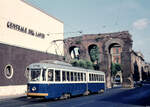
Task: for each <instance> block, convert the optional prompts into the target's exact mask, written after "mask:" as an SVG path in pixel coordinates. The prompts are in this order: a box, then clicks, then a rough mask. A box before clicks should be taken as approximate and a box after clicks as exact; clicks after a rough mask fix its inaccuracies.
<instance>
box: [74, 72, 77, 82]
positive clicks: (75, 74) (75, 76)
mask: <svg viewBox="0 0 150 107" xmlns="http://www.w3.org/2000/svg"><path fill="white" fill-rule="evenodd" d="M74 78H75V79H74V80H75V81H77V73H76V72H75V73H74Z"/></svg>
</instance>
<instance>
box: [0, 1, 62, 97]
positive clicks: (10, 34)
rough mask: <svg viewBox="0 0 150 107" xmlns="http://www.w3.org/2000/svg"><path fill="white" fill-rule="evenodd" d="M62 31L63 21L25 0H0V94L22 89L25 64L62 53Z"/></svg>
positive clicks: (17, 91)
mask: <svg viewBox="0 0 150 107" xmlns="http://www.w3.org/2000/svg"><path fill="white" fill-rule="evenodd" d="M63 32H64V31H63V22H62V21H60V20H58V19H56V18H54V17H52V16H50V15H48V14H47V13H44V12H43V11H41V10H40V9H38V8H36V7H33V6H31V5H30V4H28V3H27V2H26V1H25V0H1V1H0V60H1V63H0V96H1V95H3V94H5V95H6V93H7V94H8V95H9V93H11V94H12V92H13V94H15V93H16V94H18V93H19V90H20V92H24V89H25V84H26V81H27V79H26V78H25V76H24V74H25V69H26V66H27V65H28V64H30V63H33V62H35V61H39V60H45V59H57V58H58V57H60V56H63V55H64V49H63V41H62V40H63V38H64V36H63ZM54 40H59V41H57V42H53V41H54ZM57 55H58V56H57ZM58 59H59V58H58ZM7 68H9V69H10V71H9V73H7V71H6V70H5V69H7ZM8 85H9V86H8ZM10 87H11V88H10ZM16 87H18V88H17V89H18V90H16ZM9 89H11V91H10V90H9ZM13 89H15V92H14V90H13Z"/></svg>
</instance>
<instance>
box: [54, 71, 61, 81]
mask: <svg viewBox="0 0 150 107" xmlns="http://www.w3.org/2000/svg"><path fill="white" fill-rule="evenodd" d="M55 81H60V70H55Z"/></svg>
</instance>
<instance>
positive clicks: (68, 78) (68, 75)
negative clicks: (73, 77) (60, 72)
mask: <svg viewBox="0 0 150 107" xmlns="http://www.w3.org/2000/svg"><path fill="white" fill-rule="evenodd" d="M67 81H70V73H69V72H67Z"/></svg>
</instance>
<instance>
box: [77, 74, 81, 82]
mask: <svg viewBox="0 0 150 107" xmlns="http://www.w3.org/2000/svg"><path fill="white" fill-rule="evenodd" d="M77 74H78V81H80V73H77Z"/></svg>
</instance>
